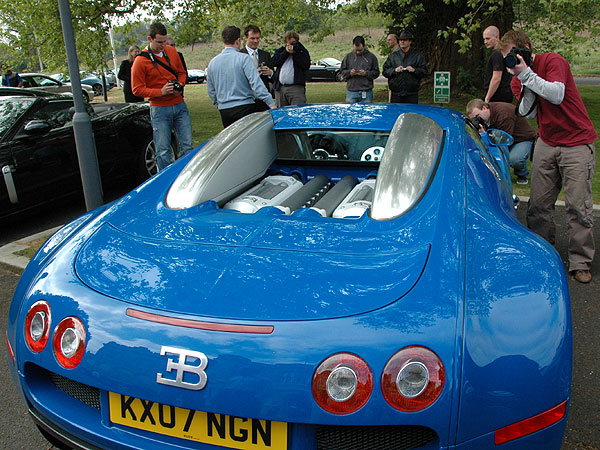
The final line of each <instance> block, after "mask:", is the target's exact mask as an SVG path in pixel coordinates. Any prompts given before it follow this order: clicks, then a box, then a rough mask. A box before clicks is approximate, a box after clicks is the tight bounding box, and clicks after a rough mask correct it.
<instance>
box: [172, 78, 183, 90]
mask: <svg viewBox="0 0 600 450" xmlns="http://www.w3.org/2000/svg"><path fill="white" fill-rule="evenodd" d="M169 83H171V84H172V85H173V90H174V91H178V92H183V85H182V84H181V83H180V82H179V81H177V80H170V81H169Z"/></svg>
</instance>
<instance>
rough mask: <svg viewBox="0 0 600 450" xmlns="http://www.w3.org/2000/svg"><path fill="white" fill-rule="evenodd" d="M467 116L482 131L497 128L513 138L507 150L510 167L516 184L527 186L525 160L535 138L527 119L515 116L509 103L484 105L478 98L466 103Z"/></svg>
mask: <svg viewBox="0 0 600 450" xmlns="http://www.w3.org/2000/svg"><path fill="white" fill-rule="evenodd" d="M467 115H468V116H469V117H470V118H471V119H472V120H473V122H474V123H475V124H476V125H477V126H479V127H481V128H482V129H483V131H485V130H487V129H488V128H497V129H498V130H502V131H506V132H507V133H508V134H510V135H511V136H512V137H513V139H514V141H513V144H512V145H511V146H510V147H509V149H508V150H509V160H510V165H511V167H512V168H513V171H514V172H515V175H516V176H517V184H527V177H528V176H529V169H528V168H527V160H528V159H529V154H530V153H531V147H532V146H533V142H534V141H535V137H536V132H535V130H534V129H533V128H532V126H531V125H530V124H529V122H528V121H527V119H525V118H524V117H520V116H517V115H516V113H515V107H514V105H512V104H510V103H505V102H490V103H486V102H484V101H483V100H481V99H479V98H475V99H473V100H471V101H470V102H469V103H467Z"/></svg>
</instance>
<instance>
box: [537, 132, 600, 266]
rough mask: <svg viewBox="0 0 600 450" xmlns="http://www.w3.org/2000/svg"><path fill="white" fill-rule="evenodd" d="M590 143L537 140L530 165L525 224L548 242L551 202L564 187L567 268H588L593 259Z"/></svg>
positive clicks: (552, 232) (592, 153)
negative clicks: (560, 144) (572, 144)
mask: <svg viewBox="0 0 600 450" xmlns="http://www.w3.org/2000/svg"><path fill="white" fill-rule="evenodd" d="M595 167H596V155H595V147H594V144H593V143H592V144H588V145H578V146H575V147H552V146H550V145H548V144H546V143H545V142H543V141H542V140H541V139H538V140H537V143H536V144H535V150H534V153H533V165H532V168H531V197H530V199H529V205H528V207H527V226H528V227H529V228H530V229H531V230H533V231H535V232H536V233H537V234H539V235H540V236H542V237H543V238H544V239H546V240H547V241H548V242H550V243H551V244H554V242H555V233H556V227H555V224H554V203H555V202H556V199H557V197H558V194H559V192H560V190H561V187H562V188H564V191H565V214H566V219H567V235H568V236H567V238H568V251H569V272H572V271H574V270H581V269H582V270H589V269H590V266H591V263H592V260H593V259H594V253H595V245H594V234H593V231H594V230H593V227H594V215H593V206H594V203H593V200H592V180H593V178H594V170H595Z"/></svg>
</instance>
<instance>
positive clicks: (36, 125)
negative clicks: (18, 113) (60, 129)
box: [24, 120, 52, 136]
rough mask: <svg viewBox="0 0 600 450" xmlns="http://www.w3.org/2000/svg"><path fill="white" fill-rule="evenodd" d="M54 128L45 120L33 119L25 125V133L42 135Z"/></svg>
mask: <svg viewBox="0 0 600 450" xmlns="http://www.w3.org/2000/svg"><path fill="white" fill-rule="evenodd" d="M51 129H52V125H50V124H49V123H48V122H46V121H45V120H32V121H31V122H28V123H27V124H26V125H25V128H24V130H25V134H27V135H28V136H41V135H42V134H46V133H48V132H49V131H50V130H51Z"/></svg>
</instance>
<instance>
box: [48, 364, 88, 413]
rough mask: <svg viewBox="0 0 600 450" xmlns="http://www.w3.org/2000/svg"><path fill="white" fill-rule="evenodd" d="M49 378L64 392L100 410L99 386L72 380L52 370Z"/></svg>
mask: <svg viewBox="0 0 600 450" xmlns="http://www.w3.org/2000/svg"><path fill="white" fill-rule="evenodd" d="M48 378H50V381H52V383H53V384H54V385H55V386H56V387H57V388H59V389H60V390H61V391H63V392H64V393H66V394H68V395H70V396H71V397H73V398H76V399H77V400H79V401H80V402H83V403H85V404H86V405H88V406H91V407H92V408H96V409H97V410H98V411H99V410H100V391H99V390H98V389H97V388H95V387H92V386H88V385H87V384H83V383H79V382H78V381H73V380H70V379H68V378H65V377H63V376H61V375H58V374H56V373H52V372H48Z"/></svg>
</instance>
